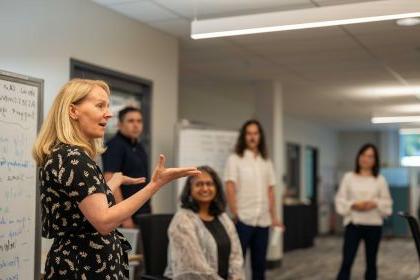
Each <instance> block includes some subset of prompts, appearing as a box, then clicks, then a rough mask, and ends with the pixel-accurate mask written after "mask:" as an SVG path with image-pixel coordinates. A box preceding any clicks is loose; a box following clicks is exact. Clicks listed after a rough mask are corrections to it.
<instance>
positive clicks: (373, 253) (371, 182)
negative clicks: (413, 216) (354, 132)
mask: <svg viewBox="0 0 420 280" xmlns="http://www.w3.org/2000/svg"><path fill="white" fill-rule="evenodd" d="M379 165H380V162H379V154H378V150H377V149H376V147H375V146H374V145H372V144H365V145H364V146H363V147H361V148H360V150H359V152H358V154H357V157H356V166H355V170H354V172H348V173H346V174H345V175H344V177H343V180H342V181H341V184H340V188H339V190H338V193H337V195H336V197H335V207H336V210H337V213H338V214H340V215H342V216H343V217H344V225H345V226H346V228H345V234H344V245H343V261H342V264H341V268H340V272H339V274H338V276H337V280H347V279H350V272H351V267H352V265H353V261H354V258H355V256H356V253H357V249H358V247H359V243H360V241H361V240H362V239H363V240H364V242H365V252H366V272H365V279H366V280H373V279H376V278H377V269H376V258H377V255H378V248H379V242H380V240H381V235H382V224H383V219H384V218H385V217H387V216H389V215H391V213H392V199H391V196H390V194H389V189H388V184H387V182H386V180H385V178H384V177H383V176H382V175H380V174H379Z"/></svg>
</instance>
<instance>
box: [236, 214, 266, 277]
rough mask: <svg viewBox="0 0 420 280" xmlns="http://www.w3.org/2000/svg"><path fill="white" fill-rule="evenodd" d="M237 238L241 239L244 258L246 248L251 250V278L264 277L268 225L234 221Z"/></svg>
mask: <svg viewBox="0 0 420 280" xmlns="http://www.w3.org/2000/svg"><path fill="white" fill-rule="evenodd" d="M236 229H237V231H238V235H239V240H240V241H241V246H242V252H243V254H244V259H245V256H246V249H247V248H248V247H249V248H250V250H251V267H252V280H264V279H265V263H266V255H267V246H268V227H253V226H248V225H246V224H244V223H242V222H241V221H238V222H237V223H236Z"/></svg>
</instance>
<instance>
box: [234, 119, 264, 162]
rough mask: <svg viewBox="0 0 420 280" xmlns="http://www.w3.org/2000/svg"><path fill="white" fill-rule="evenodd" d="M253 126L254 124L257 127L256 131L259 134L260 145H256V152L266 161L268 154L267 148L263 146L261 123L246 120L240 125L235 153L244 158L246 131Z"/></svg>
mask: <svg viewBox="0 0 420 280" xmlns="http://www.w3.org/2000/svg"><path fill="white" fill-rule="evenodd" d="M253 124H255V125H256V126H257V127H258V131H259V132H260V143H259V144H258V151H259V152H260V154H261V156H262V157H263V158H264V159H267V158H268V154H267V146H266V144H265V136H264V130H263V128H262V125H261V123H260V122H259V121H257V120H248V121H246V122H245V123H244V124H243V125H242V127H241V130H240V132H239V136H238V141H237V142H236V146H235V153H236V154H237V155H238V156H240V157H243V156H244V151H245V149H246V148H247V147H246V129H247V128H248V126H250V125H253Z"/></svg>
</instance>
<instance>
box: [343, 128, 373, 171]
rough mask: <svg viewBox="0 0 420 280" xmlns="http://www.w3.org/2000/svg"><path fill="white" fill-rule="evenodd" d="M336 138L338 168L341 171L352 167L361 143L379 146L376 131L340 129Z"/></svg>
mask: <svg viewBox="0 0 420 280" xmlns="http://www.w3.org/2000/svg"><path fill="white" fill-rule="evenodd" d="M338 139H339V140H338V141H339V145H340V153H339V155H338V168H339V170H340V173H342V172H345V171H349V170H353V169H354V164H355V159H356V155H357V152H358V151H359V149H360V147H361V146H362V145H364V144H366V143H372V144H374V145H376V146H377V147H378V148H379V141H380V135H379V133H378V132H376V131H341V132H339V133H338Z"/></svg>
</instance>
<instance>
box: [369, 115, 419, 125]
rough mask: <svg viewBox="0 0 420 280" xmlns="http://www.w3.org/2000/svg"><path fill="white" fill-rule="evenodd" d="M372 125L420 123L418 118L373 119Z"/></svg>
mask: <svg viewBox="0 0 420 280" xmlns="http://www.w3.org/2000/svg"><path fill="white" fill-rule="evenodd" d="M371 122H372V123H374V124H383V123H420V116H397V117H373V118H372V119H371Z"/></svg>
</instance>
